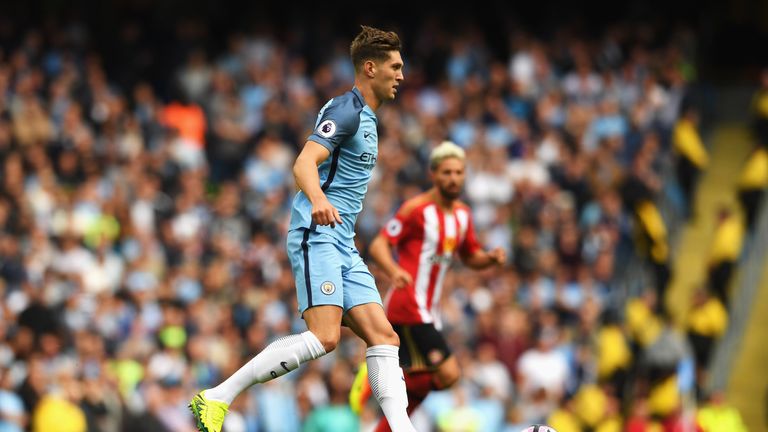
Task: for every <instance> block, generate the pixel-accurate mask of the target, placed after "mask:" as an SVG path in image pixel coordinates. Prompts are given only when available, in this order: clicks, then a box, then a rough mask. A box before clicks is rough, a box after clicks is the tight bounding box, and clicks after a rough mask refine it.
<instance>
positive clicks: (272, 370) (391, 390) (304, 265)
mask: <svg viewBox="0 0 768 432" xmlns="http://www.w3.org/2000/svg"><path fill="white" fill-rule="evenodd" d="M400 49H401V46H400V38H399V37H398V35H397V34H396V33H394V32H386V31H382V30H379V29H376V28H372V27H366V26H363V27H362V31H361V32H360V33H359V34H358V35H357V36H356V37H355V39H354V40H353V41H352V44H351V47H350V55H351V57H352V63H353V64H354V68H355V86H354V88H353V89H352V90H351V91H348V92H346V93H345V94H343V95H341V96H338V97H335V98H333V99H331V100H330V101H328V102H327V103H326V104H325V106H323V108H322V109H321V111H320V113H319V115H318V119H317V122H316V124H315V129H314V132H313V133H312V134H311V135H310V136H309V138H307V142H306V143H305V145H304V148H303V150H302V151H301V153H300V154H299V156H298V157H297V159H296V162H295V164H294V167H293V173H294V176H295V179H296V183H297V185H298V186H299V188H300V191H299V192H298V193H297V194H296V197H295V198H294V200H293V208H292V211H291V223H290V230H289V232H288V239H287V252H288V256H289V259H290V261H291V266H292V270H293V275H294V278H295V280H296V292H297V295H298V301H299V312H300V313H301V314H302V317H303V318H304V321H305V322H306V324H307V328H308V330H307V331H306V332H304V333H301V334H294V335H290V336H286V337H283V338H280V339H278V340H276V341H274V342H272V343H271V344H270V345H268V346H267V347H266V348H265V349H264V350H263V351H261V352H260V353H259V354H258V355H256V357H254V358H253V359H251V360H250V361H249V362H248V363H247V364H246V365H245V366H243V367H242V368H240V369H239V370H238V371H237V372H235V373H234V374H233V375H232V376H230V377H229V378H227V379H226V380H225V381H224V382H222V383H221V384H219V385H218V386H216V387H213V388H210V389H206V390H203V391H201V392H200V393H198V394H197V395H195V397H194V398H193V399H192V401H191V403H190V408H191V409H192V413H193V414H194V416H195V419H196V421H197V427H198V429H200V430H201V431H205V432H219V431H220V430H221V427H222V425H223V424H224V417H225V415H226V413H227V409H228V407H229V405H230V404H231V403H232V401H233V400H234V398H235V397H236V396H237V395H238V394H240V393H241V392H242V391H243V390H245V389H247V388H248V387H250V386H251V385H253V384H257V383H264V382H267V381H269V380H272V379H274V378H277V377H279V376H281V375H284V374H286V373H288V372H290V371H292V370H294V369H296V368H298V367H299V365H300V364H301V363H304V362H307V361H310V360H313V359H316V358H318V357H320V356H323V355H325V354H326V353H328V352H330V351H332V350H333V349H334V348H336V345H337V343H338V342H339V338H340V335H341V324H342V321H343V323H344V325H346V326H348V327H349V328H350V329H351V330H352V331H353V332H355V334H357V335H358V336H359V337H360V338H362V339H363V341H365V343H366V345H367V350H366V363H367V366H368V375H369V380H370V385H371V390H372V391H373V394H374V396H375V397H376V400H377V401H378V402H379V404H380V405H381V408H382V411H383V412H384V415H385V417H386V418H387V420H388V422H389V424H390V427H391V428H392V430H395V431H398V432H399V431H415V429H414V428H413V425H412V424H411V423H410V420H409V419H408V414H407V413H406V408H407V404H408V399H407V396H406V390H405V381H404V378H403V371H402V369H401V368H400V361H399V358H398V347H399V343H400V341H399V338H398V336H397V333H395V331H394V330H393V329H392V325H391V324H390V323H389V321H387V318H386V315H385V313H384V309H383V307H382V303H381V296H380V295H379V291H378V289H377V288H376V283H375V281H374V278H373V276H372V275H371V273H370V271H369V270H368V267H367V266H366V265H365V263H364V262H363V260H362V259H361V258H360V254H359V253H358V251H357V249H356V248H355V245H354V236H355V232H354V227H355V221H356V219H357V215H358V214H359V213H360V211H361V210H362V208H363V199H364V198H365V194H366V191H367V190H368V182H369V181H370V179H371V172H372V170H373V168H374V166H375V164H376V159H377V155H378V135H377V122H378V120H377V118H376V113H375V111H376V109H378V108H379V106H380V105H381V104H382V103H384V102H385V101H388V100H392V99H394V98H395V95H396V94H397V88H398V85H399V84H400V82H401V81H402V80H403V78H404V77H403V59H402V57H401V54H400Z"/></svg>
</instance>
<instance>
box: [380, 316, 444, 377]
mask: <svg viewBox="0 0 768 432" xmlns="http://www.w3.org/2000/svg"><path fill="white" fill-rule="evenodd" d="M392 328H394V329H395V332H397V335H398V336H400V365H401V366H402V368H403V370H405V371H419V370H434V369H437V367H438V366H440V365H441V364H442V363H443V362H444V361H445V360H446V359H447V358H448V357H450V356H451V350H450V349H449V348H448V344H447V343H446V342H445V339H444V338H443V335H442V334H440V332H439V331H437V329H436V328H435V326H434V325H433V324H415V325H398V324H393V325H392Z"/></svg>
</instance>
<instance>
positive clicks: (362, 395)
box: [349, 362, 372, 415]
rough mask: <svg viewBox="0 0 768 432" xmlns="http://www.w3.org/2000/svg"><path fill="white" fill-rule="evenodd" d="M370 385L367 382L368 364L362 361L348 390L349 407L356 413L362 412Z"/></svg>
mask: <svg viewBox="0 0 768 432" xmlns="http://www.w3.org/2000/svg"><path fill="white" fill-rule="evenodd" d="M371 393H372V391H371V385H370V384H369V383H368V364H367V363H366V362H363V363H362V364H361V365H360V368H359V369H358V370H357V375H355V381H354V382H353V383H352V388H351V389H350V391H349V407H350V408H351V409H352V412H354V413H355V414H357V415H360V413H361V412H363V407H364V406H365V404H366V402H368V399H369V398H370V397H371Z"/></svg>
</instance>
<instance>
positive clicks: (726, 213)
mask: <svg viewBox="0 0 768 432" xmlns="http://www.w3.org/2000/svg"><path fill="white" fill-rule="evenodd" d="M743 244H744V223H743V222H742V221H741V219H740V218H739V217H737V216H736V215H735V214H733V212H732V211H731V210H730V209H728V208H727V207H721V208H720V209H719V210H718V214H717V225H716V227H715V237H714V239H713V240H712V245H711V246H710V249H709V258H708V263H707V271H708V275H709V277H708V281H709V288H710V289H711V290H712V294H714V295H715V297H716V298H717V299H718V300H720V302H721V303H722V304H723V305H724V306H726V307H728V304H729V301H728V300H729V297H730V296H729V295H728V287H729V286H730V282H731V276H732V274H733V270H734V268H735V267H736V265H737V263H738V261H739V258H740V257H741V248H742V245H743Z"/></svg>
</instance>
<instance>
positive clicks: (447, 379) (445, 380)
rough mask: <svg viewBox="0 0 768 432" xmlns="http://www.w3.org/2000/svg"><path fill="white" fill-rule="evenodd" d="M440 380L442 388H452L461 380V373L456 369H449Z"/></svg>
mask: <svg viewBox="0 0 768 432" xmlns="http://www.w3.org/2000/svg"><path fill="white" fill-rule="evenodd" d="M441 378H442V379H441V381H442V382H441V384H442V386H443V388H449V387H453V385H454V384H456V383H457V382H458V381H459V378H461V372H459V370H458V369H449V370H448V371H446V373H445V374H443V375H442V377H441Z"/></svg>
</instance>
